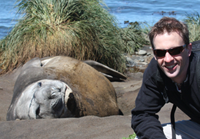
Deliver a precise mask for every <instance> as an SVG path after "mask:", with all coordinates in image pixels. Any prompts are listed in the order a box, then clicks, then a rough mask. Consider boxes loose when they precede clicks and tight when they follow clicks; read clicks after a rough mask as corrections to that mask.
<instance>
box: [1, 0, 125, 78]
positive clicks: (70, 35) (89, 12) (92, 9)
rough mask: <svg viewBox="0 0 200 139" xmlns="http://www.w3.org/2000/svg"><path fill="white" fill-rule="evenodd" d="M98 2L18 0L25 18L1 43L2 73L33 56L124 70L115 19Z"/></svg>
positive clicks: (79, 0) (19, 7) (94, 0)
mask: <svg viewBox="0 0 200 139" xmlns="http://www.w3.org/2000/svg"><path fill="white" fill-rule="evenodd" d="M100 3H101V1H99V0H21V1H19V4H18V5H17V6H16V7H17V8H18V12H19V13H21V14H23V15H24V16H23V17H22V19H20V20H19V22H18V23H17V24H16V25H15V26H14V28H13V29H12V31H11V32H10V33H9V34H8V35H7V36H6V37H5V38H4V39H3V40H1V41H0V54H1V56H0V63H1V64H0V68H1V69H2V70H3V71H2V72H1V74H2V73H5V72H7V71H11V70H13V69H14V68H16V67H18V66H19V65H22V64H24V63H25V62H27V61H28V60H30V59H32V58H34V57H40V58H42V57H47V56H56V55H65V56H71V57H74V58H77V59H79V60H86V59H91V60H96V61H98V62H100V63H103V64H105V65H107V66H109V67H111V68H114V69H116V70H118V71H123V70H124V69H125V60H124V58H123V56H122V54H121V53H122V52H123V51H122V50H123V45H122V41H121V38H120V36H119V35H118V34H119V28H118V27H117V25H116V23H115V19H114V17H113V16H111V15H110V14H109V13H108V12H107V10H105V9H104V8H102V6H101V5H100Z"/></svg>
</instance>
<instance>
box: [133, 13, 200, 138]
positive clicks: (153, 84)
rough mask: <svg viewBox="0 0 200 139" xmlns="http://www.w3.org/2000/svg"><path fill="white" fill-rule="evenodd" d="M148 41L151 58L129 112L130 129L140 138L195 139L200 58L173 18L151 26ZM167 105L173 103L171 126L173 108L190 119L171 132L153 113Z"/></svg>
mask: <svg viewBox="0 0 200 139" xmlns="http://www.w3.org/2000/svg"><path fill="white" fill-rule="evenodd" d="M149 38H150V42H151V45H152V50H153V52H154V58H153V59H152V60H151V62H150V64H149V65H148V67H147V69H146V70H145V73H144V76H143V84H142V86H141V89H140V92H139V94H138V96H137V99H136V107H135V108H134V109H133V110H132V128H133V130H134V131H135V133H136V134H137V136H138V138H141V139H164V138H191V137H192V138H196V137H199V135H200V133H199V129H200V124H199V123H200V91H199V90H200V82H198V81H200V73H198V72H200V70H199V69H200V62H199V60H200V58H199V55H197V54H196V53H194V52H192V51H191V50H192V44H191V43H189V32H188V29H187V26H186V25H185V24H184V23H182V22H180V21H178V20H176V19H175V18H170V17H163V18H162V19H160V20H159V21H158V22H157V23H156V24H155V25H154V26H153V27H152V29H151V31H150V33H149ZM168 102H171V103H173V104H174V106H173V110H172V123H173V113H174V111H175V108H176V106H177V107H179V108H180V109H181V110H182V111H183V112H184V113H186V114H187V115H188V116H189V117H190V118H191V120H188V121H181V122H176V124H172V125H173V128H172V129H171V126H168V124H166V125H161V124H160V122H159V120H158V116H157V115H156V113H158V112H159V111H160V109H161V108H162V107H163V106H164V104H165V103H168ZM174 125H175V129H177V130H176V136H175V134H173V131H174ZM182 125H186V127H187V128H184V126H182ZM162 126H163V127H162ZM168 127H170V130H169V129H168ZM171 131H172V133H171ZM180 131H181V132H180ZM167 132H168V133H167ZM184 132H187V134H185V133H184ZM195 132H198V134H197V133H195ZM174 133H175V132H174ZM187 135H189V136H187Z"/></svg>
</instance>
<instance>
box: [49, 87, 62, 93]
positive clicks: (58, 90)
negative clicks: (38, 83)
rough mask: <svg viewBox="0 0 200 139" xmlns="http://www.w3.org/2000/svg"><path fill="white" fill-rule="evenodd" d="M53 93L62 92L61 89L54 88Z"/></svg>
mask: <svg viewBox="0 0 200 139" xmlns="http://www.w3.org/2000/svg"><path fill="white" fill-rule="evenodd" d="M51 90H52V92H61V88H56V87H52V88H51Z"/></svg>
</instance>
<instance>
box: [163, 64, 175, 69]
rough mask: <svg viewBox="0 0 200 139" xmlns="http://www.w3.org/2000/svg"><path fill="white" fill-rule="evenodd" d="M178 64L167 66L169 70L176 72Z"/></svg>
mask: <svg viewBox="0 0 200 139" xmlns="http://www.w3.org/2000/svg"><path fill="white" fill-rule="evenodd" d="M176 65H177V64H173V65H168V66H165V67H166V68H167V69H168V70H174V69H175V67H176Z"/></svg>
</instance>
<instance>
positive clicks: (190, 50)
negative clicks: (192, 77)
mask: <svg viewBox="0 0 200 139" xmlns="http://www.w3.org/2000/svg"><path fill="white" fill-rule="evenodd" d="M187 49H188V56H190V55H191V52H192V43H190V44H189V45H188V48H187Z"/></svg>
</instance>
